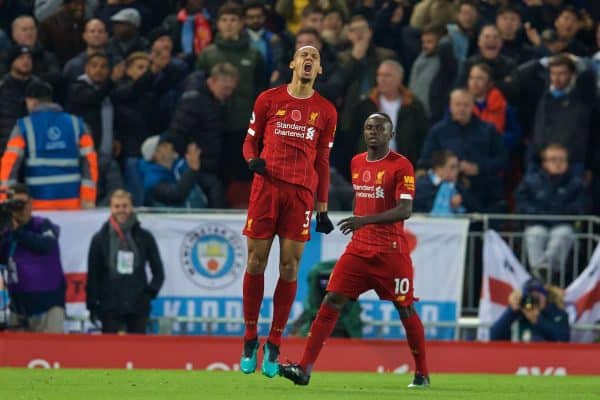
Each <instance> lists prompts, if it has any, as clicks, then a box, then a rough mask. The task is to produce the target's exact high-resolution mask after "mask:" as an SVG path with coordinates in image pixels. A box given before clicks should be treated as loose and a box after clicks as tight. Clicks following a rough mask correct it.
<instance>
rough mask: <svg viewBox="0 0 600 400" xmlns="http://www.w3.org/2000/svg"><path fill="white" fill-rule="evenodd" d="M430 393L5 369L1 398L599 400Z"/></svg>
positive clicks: (574, 394)
mask: <svg viewBox="0 0 600 400" xmlns="http://www.w3.org/2000/svg"><path fill="white" fill-rule="evenodd" d="M431 378H432V386H431V387H430V388H427V389H408V388H407V387H406V385H407V384H408V383H409V382H410V380H411V376H410V375H395V374H376V373H334V372H318V371H317V372H315V373H314V374H313V376H312V380H311V383H310V385H309V386H305V387H298V386H294V385H293V384H292V383H291V382H289V381H287V380H285V379H283V378H280V377H276V378H273V379H268V378H266V377H264V376H262V375H260V374H259V373H256V374H253V375H243V374H242V373H240V372H219V371H158V370H100V369H99V370H89V369H86V370H80V369H59V370H44V369H9V368H0V399H2V400H18V399H28V400H29V399H40V400H53V399H56V400H67V399H77V400H96V399H107V400H108V399H110V400H113V399H128V400H129V399H132V400H135V399H144V400H146V399H167V400H178V399H196V400H199V399H206V400H213V399H224V400H246V399H258V400H287V399H290V400H293V399H302V400H306V399H319V400H329V399H331V400H333V399H335V400H347V399H348V400H353V399H369V400H376V399H390V400H392V399H393V400H405V399H456V400H470V399H473V400H475V399H477V400H482V399H498V400H511V399H515V400H517V399H518V400H536V399H540V400H553V399H557V400H566V399H577V400H588V399H590V400H592V399H600V377H575V376H568V377H547V376H512V375H474V374H473V375H458V374H457V375H453V374H432V376H431Z"/></svg>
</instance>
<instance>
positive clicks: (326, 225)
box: [315, 211, 333, 235]
mask: <svg viewBox="0 0 600 400" xmlns="http://www.w3.org/2000/svg"><path fill="white" fill-rule="evenodd" d="M315 230H316V231H317V232H319V233H324V234H326V235H327V234H328V233H330V232H331V231H332V230H333V222H331V220H330V219H329V216H328V215H327V211H322V212H318V213H317V227H316V229H315Z"/></svg>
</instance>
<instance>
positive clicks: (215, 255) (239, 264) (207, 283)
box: [180, 223, 245, 289]
mask: <svg viewBox="0 0 600 400" xmlns="http://www.w3.org/2000/svg"><path fill="white" fill-rule="evenodd" d="M180 253H181V265H182V266H183V270H184V272H185V274H186V276H187V277H188V278H189V279H190V280H191V281H192V282H194V284H195V285H197V286H200V287H202V288H206V289H219V288H223V287H226V286H229V285H230V284H232V283H233V282H235V280H236V279H237V278H238V277H239V276H240V274H241V273H242V272H243V271H244V265H245V258H244V246H243V242H242V237H241V235H240V234H238V233H237V232H236V231H234V230H233V229H231V228H229V227H227V226H225V225H221V224H214V223H207V224H203V225H200V226H198V227H196V228H195V229H194V230H193V231H190V232H188V233H187V234H186V235H185V237H184V238H183V243H182V245H181V252H180Z"/></svg>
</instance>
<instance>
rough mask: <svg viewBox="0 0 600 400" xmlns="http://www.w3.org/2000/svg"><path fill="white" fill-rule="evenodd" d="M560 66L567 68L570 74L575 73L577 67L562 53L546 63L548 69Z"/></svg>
mask: <svg viewBox="0 0 600 400" xmlns="http://www.w3.org/2000/svg"><path fill="white" fill-rule="evenodd" d="M560 66H565V67H567V68H568V69H569V70H570V71H571V73H575V72H576V71H577V66H576V65H575V62H574V61H573V60H572V59H571V57H569V56H568V55H566V54H564V53H562V54H557V55H555V56H554V57H552V58H551V59H550V62H549V63H548V69H550V68H553V67H560Z"/></svg>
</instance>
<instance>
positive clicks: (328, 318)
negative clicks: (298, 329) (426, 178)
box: [279, 113, 430, 388]
mask: <svg viewBox="0 0 600 400" xmlns="http://www.w3.org/2000/svg"><path fill="white" fill-rule="evenodd" d="M393 135H394V133H393V131H392V121H391V120H390V118H389V117H388V116H387V115H386V114H382V113H375V114H372V115H370V116H369V117H368V118H367V120H366V121H365V122H364V140H365V142H367V153H361V154H358V155H357V156H356V157H354V158H353V159H352V167H351V169H352V175H353V179H352V181H353V183H354V190H355V208H354V214H355V215H352V216H351V217H348V218H344V219H342V220H341V221H340V222H339V223H338V225H339V227H340V231H341V232H342V233H343V234H344V235H347V234H349V233H352V240H351V241H350V243H349V244H348V246H347V247H346V249H345V251H344V254H342V256H341V257H340V259H339V260H338V262H337V263H336V265H335V267H334V272H333V274H332V277H331V279H330V281H329V283H328V284H327V294H326V295H325V298H324V299H323V302H322V303H321V306H320V308H319V311H318V313H317V316H316V318H315V320H314V322H313V323H312V325H311V327H310V333H309V335H308V340H307V342H306V345H305V347H304V353H303V355H302V359H301V361H300V362H299V363H297V364H296V363H291V364H284V365H281V367H280V371H279V374H280V375H281V376H283V377H284V378H286V379H289V380H291V381H292V382H294V383H295V384H296V385H308V384H309V381H310V376H311V373H312V370H313V367H314V365H315V362H316V360H317V358H318V357H319V354H320V352H321V350H322V348H323V345H324V344H325V342H326V341H327V339H328V338H329V336H330V335H331V333H332V331H333V329H334V327H335V325H336V322H337V320H338V318H339V316H340V311H341V309H342V308H343V307H344V305H345V304H346V303H348V301H350V300H356V299H357V298H358V297H359V296H360V295H361V294H362V293H364V292H366V291H369V290H375V292H376V293H377V295H378V297H379V298H380V299H382V300H387V301H391V302H392V303H393V306H394V308H395V309H396V310H397V312H398V315H399V317H400V320H401V322H402V326H403V327H404V330H405V332H406V339H407V344H408V347H409V349H410V352H411V355H412V357H413V359H414V362H415V368H414V378H413V381H412V383H411V384H409V387H420V388H423V387H427V386H429V385H430V380H429V372H428V368H427V360H426V347H425V331H424V329H423V324H422V322H421V319H420V318H419V315H418V314H417V312H416V310H415V308H414V304H413V303H414V295H413V293H414V288H413V266H412V262H411V259H410V252H409V250H408V246H407V240H406V237H405V234H404V220H406V219H408V218H409V217H410V214H411V212H412V200H413V196H414V193H415V181H414V173H413V167H412V165H411V163H410V162H409V161H408V160H407V159H406V158H404V157H403V156H402V155H400V154H398V153H396V152H393V151H390V148H389V142H390V140H391V139H392V136H393ZM374 185H375V186H374ZM377 185H380V186H377ZM375 187H377V189H376V188H375ZM376 192H379V194H377V193H376ZM394 277H395V278H394ZM394 282H395V284H394Z"/></svg>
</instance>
